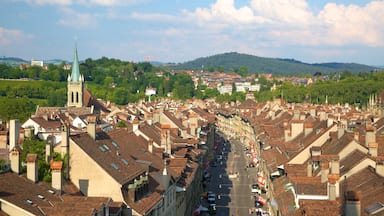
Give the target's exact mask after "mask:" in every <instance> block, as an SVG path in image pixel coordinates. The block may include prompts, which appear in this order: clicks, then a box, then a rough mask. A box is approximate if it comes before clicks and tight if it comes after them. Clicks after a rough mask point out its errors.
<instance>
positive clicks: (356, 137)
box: [353, 131, 360, 141]
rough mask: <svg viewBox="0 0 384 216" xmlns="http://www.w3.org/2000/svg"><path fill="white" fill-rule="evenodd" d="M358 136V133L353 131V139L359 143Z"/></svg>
mask: <svg viewBox="0 0 384 216" xmlns="http://www.w3.org/2000/svg"><path fill="white" fill-rule="evenodd" d="M359 136H360V133H359V132H358V131H355V133H354V134H353V139H355V140H356V141H359Z"/></svg>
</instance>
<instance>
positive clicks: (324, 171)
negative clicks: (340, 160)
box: [320, 160, 329, 183]
mask: <svg viewBox="0 0 384 216" xmlns="http://www.w3.org/2000/svg"><path fill="white" fill-rule="evenodd" d="M320 165H321V183H325V182H327V180H328V174H329V162H328V161H327V160H322V161H321V162H320Z"/></svg>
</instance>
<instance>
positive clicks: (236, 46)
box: [0, 0, 384, 66]
mask: <svg viewBox="0 0 384 216" xmlns="http://www.w3.org/2000/svg"><path fill="white" fill-rule="evenodd" d="M383 11H384V0H381V1H379V0H376V1H373V0H350V1H347V0H331V1H326V0H162V1H160V0H1V1H0V57H2V56H6V57H20V58H23V59H25V60H30V59H32V58H33V59H35V60H50V59H62V60H66V61H72V59H73V55H74V49H75V47H76V46H77V49H78V55H79V59H80V60H84V59H87V58H92V59H98V58H101V57H108V58H117V59H121V60H124V61H135V62H140V61H148V60H150V61H161V62H174V63H182V62H186V61H190V60H194V59H196V58H199V57H207V56H211V55H216V54H222V53H226V52H238V53H245V54H251V55H256V56H260V57H272V58H287V59H295V60H299V61H302V62H306V63H325V62H342V63H352V62H353V63H360V64H367V65H372V66H383V65H384V16H383ZM76 44H77V45H76Z"/></svg>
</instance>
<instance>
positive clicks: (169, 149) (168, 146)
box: [165, 129, 172, 156]
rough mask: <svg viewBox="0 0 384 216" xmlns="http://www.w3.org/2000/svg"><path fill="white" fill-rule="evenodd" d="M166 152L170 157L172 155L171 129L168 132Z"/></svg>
mask: <svg viewBox="0 0 384 216" xmlns="http://www.w3.org/2000/svg"><path fill="white" fill-rule="evenodd" d="M165 151H166V152H167V153H168V155H169V156H170V155H171V153H172V147H171V130H170V129H168V130H167V146H166V149H165Z"/></svg>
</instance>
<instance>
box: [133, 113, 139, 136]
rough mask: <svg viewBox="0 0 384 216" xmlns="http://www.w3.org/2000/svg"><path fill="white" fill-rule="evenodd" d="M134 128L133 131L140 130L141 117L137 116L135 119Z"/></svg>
mask: <svg viewBox="0 0 384 216" xmlns="http://www.w3.org/2000/svg"><path fill="white" fill-rule="evenodd" d="M132 130H133V133H136V131H137V130H139V119H138V118H137V117H135V119H133V122H132Z"/></svg>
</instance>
